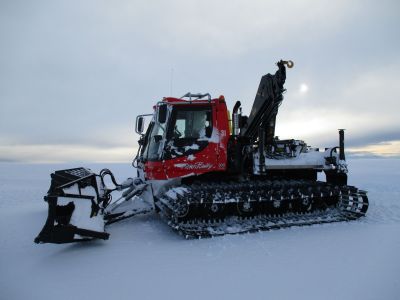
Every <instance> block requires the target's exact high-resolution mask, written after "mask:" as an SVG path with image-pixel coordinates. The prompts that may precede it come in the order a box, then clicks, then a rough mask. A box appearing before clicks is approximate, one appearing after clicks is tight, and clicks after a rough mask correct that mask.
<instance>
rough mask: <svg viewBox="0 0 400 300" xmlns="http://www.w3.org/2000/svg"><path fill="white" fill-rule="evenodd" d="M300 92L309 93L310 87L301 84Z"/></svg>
mask: <svg viewBox="0 0 400 300" xmlns="http://www.w3.org/2000/svg"><path fill="white" fill-rule="evenodd" d="M299 91H300V93H301V94H305V93H307V92H308V85H307V84H305V83H302V84H300V88H299Z"/></svg>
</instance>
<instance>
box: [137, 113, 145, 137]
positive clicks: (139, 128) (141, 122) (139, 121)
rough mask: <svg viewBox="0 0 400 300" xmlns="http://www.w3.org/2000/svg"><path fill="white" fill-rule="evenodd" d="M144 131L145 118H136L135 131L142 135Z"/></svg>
mask: <svg viewBox="0 0 400 300" xmlns="http://www.w3.org/2000/svg"><path fill="white" fill-rule="evenodd" d="M143 129H144V119H143V116H138V117H137V118H136V126H135V131H136V133H138V134H142V132H143Z"/></svg>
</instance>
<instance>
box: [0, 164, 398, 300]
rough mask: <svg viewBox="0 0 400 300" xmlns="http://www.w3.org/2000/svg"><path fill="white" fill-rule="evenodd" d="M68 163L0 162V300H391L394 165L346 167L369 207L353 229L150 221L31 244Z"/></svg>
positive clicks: (123, 169)
mask: <svg viewBox="0 0 400 300" xmlns="http://www.w3.org/2000/svg"><path fill="white" fill-rule="evenodd" d="M76 166H77V165H47V164H46V165H37V164H26V165H23V164H8V163H2V164H0V299H9V300H11V299H57V300H60V299H96V300H99V299H141V300H142V299H364V300H366V299H400V258H399V253H400V184H399V183H400V160H396V159H354V160H351V161H350V184H353V185H356V186H358V187H360V188H363V189H366V190H368V192H369V198H370V203H371V204H370V208H369V211H368V215H367V217H365V218H363V219H362V220H359V221H355V222H349V223H336V224H326V225H314V226H311V227H297V228H291V229H285V230H278V231H270V232H261V233H253V234H243V235H233V236H224V237H218V238H211V239H201V240H184V239H183V238H182V237H180V236H178V235H177V234H176V233H174V232H173V231H171V230H170V229H169V228H168V226H167V225H165V224H164V223H162V221H161V220H160V219H159V218H158V216H157V215H155V214H150V215H147V216H142V217H136V218H133V219H129V220H125V221H122V222H121V223H119V224H118V223H117V224H113V225H111V226H110V227H108V232H110V234H111V237H110V240H108V241H95V242H90V243H81V244H70V245H49V244H44V245H36V244H34V243H33V239H34V238H35V236H36V235H37V233H38V232H39V231H40V229H41V228H42V226H43V225H44V222H45V220H46V216H47V205H46V204H45V202H43V195H44V194H45V193H46V192H47V189H48V187H49V184H50V177H49V174H50V173H51V172H52V171H53V170H56V169H62V168H68V167H76ZM87 166H89V167H91V168H92V170H93V171H96V172H98V171H99V170H100V169H101V168H103V167H109V168H110V169H111V170H113V171H114V173H115V174H117V178H118V179H119V180H123V179H125V178H126V177H130V176H133V175H134V173H133V170H132V168H131V167H130V166H129V163H127V164H126V165H122V164H112V165H110V164H108V165H107V164H103V165H87Z"/></svg>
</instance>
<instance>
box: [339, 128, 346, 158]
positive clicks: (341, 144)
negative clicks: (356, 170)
mask: <svg viewBox="0 0 400 300" xmlns="http://www.w3.org/2000/svg"><path fill="white" fill-rule="evenodd" d="M339 159H340V160H346V158H345V156H344V129H339Z"/></svg>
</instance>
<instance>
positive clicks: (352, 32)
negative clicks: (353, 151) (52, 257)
mask: <svg viewBox="0 0 400 300" xmlns="http://www.w3.org/2000/svg"><path fill="white" fill-rule="evenodd" d="M0 5H1V7H0V38H1V40H2V47H0V146H3V147H11V146H13V147H14V146H15V147H26V146H28V145H31V146H29V147H31V148H29V149H31V150H32V151H36V150H33V148H34V147H36V146H37V147H41V145H47V146H49V145H52V147H53V146H54V147H56V148H55V149H58V148H57V147H58V145H63V147H64V146H66V145H67V147H72V148H73V149H74V151H75V152H73V153H72V152H71V153H70V154H71V157H70V159H72V160H74V159H76V158H77V157H80V154H79V151H78V150H77V149H78V147H79V146H81V147H82V157H85V158H86V157H87V156H85V155H86V154H85V153H87V149H89V148H90V149H92V150H93V151H94V149H95V148H96V149H97V148H98V149H99V151H100V152H98V155H100V156H101V153H103V152H101V151H103V149H107V148H110V149H112V148H119V149H126V150H128V149H133V148H134V147H135V146H136V140H137V136H136V135H132V132H133V123H134V120H135V116H136V115H137V114H142V113H149V112H151V109H152V105H154V103H156V102H157V101H158V100H159V99H161V98H162V97H163V96H166V95H168V94H169V92H170V83H171V69H173V70H174V76H173V82H172V90H173V94H174V95H175V96H181V95H183V94H185V93H186V92H188V91H192V92H210V93H211V94H212V95H215V96H218V95H220V94H224V95H225V97H226V99H227V100H228V104H229V107H232V106H233V104H234V102H235V101H236V100H241V102H242V103H243V106H244V111H245V112H249V111H250V109H251V105H252V102H253V99H254V96H255V92H256V89H257V86H258V83H259V80H260V77H261V76H262V75H263V74H265V73H267V72H274V71H275V66H274V63H275V62H276V61H277V60H279V59H281V58H285V59H293V60H294V62H295V67H294V68H293V69H291V70H290V71H289V72H288V78H287V83H286V87H287V89H288V92H287V94H286V95H285V100H284V103H283V105H282V107H281V108H280V114H279V116H278V122H279V123H278V125H277V130H278V134H279V135H280V136H282V137H283V136H285V135H290V136H291V137H295V138H303V139H306V140H307V141H309V142H310V143H311V144H323V143H325V142H327V143H331V142H332V141H334V142H336V139H337V134H336V133H335V131H336V129H337V127H345V128H347V129H348V131H347V133H346V136H349V137H350V136H351V137H352V139H354V140H357V143H358V144H360V145H361V144H362V143H367V142H368V141H371V140H374V141H375V142H377V141H378V140H376V138H377V137H379V133H385V132H386V133H389V132H390V131H391V130H392V131H396V130H397V129H399V128H400V127H399V121H398V120H397V119H396V113H395V112H396V111H398V109H397V108H398V107H399V105H398V101H397V99H398V98H397V96H396V95H398V94H399V86H400V84H399V81H398V80H399V79H398V78H400V77H399V71H398V70H399V67H400V64H399V50H400V47H399V43H400V41H399V40H398V39H396V38H393V37H395V36H399V34H400V32H399V31H400V29H399V28H400V24H399V23H400V21H399V20H400V19H399V18H398V11H399V8H400V5H399V3H398V2H397V1H383V2H380V3H375V2H373V1H352V2H351V3H349V2H348V1H311V0H307V1H296V2H293V1H288V0H284V1H278V2H276V1H273V2H271V1H268V2H267V1H252V2H251V3H249V2H248V1H239V0H234V1H230V2H229V5H227V3H226V1H219V0H214V1H211V0H205V1H178V0H172V1H161V0H159V1H123V0H119V1H115V2H113V3H112V4H110V2H108V1H84V2H82V1H35V2H26V1H3V2H1V4H0ZM302 83H306V84H307V85H308V87H309V90H308V91H307V93H303V94H301V93H299V92H298V87H299V86H300V84H302ZM372 137H374V138H372ZM379 141H381V140H379ZM349 144H350V141H349ZM47 146H46V147H47ZM64 148H65V147H64ZM13 149H17V148H13ZM43 149H45V150H46V149H47V150H48V151H51V150H50V148H43ZM43 149H42V150H43ZM85 149H86V150H85ZM9 150H10V149H9ZM42 150H41V151H42ZM10 151H11V150H10ZM12 151H14V150H12ZM21 151H22V148H21ZM21 151H19V150H18V151H17V150H16V153H17V152H18V153H20V155H21V159H25V158H26V156H24V155H22V154H21V153H22V152H21ZM41 151H37V153H38V154H37V155H36V156H35V157H36V158H35V159H39V160H40V159H44V160H45V156H46V155H47V153H45V152H43V154H42V158H40V154H39V153H40V152H41ZM3 154H4V155H5V158H4V159H7V157H11V154H7V153H3ZM104 155H105V156H104V157H107V159H108V156H107V155H106V154H104ZM100 156H99V157H100ZM12 157H13V159H18V157H16V156H15V155H14V156H12ZM87 158H88V159H90V156H89V157H87ZM29 159H31V158H29ZM57 159H58V158H57ZM64 159H66V160H68V158H67V156H64ZM99 159H101V158H99Z"/></svg>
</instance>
